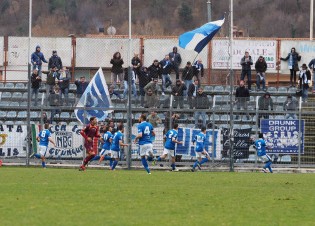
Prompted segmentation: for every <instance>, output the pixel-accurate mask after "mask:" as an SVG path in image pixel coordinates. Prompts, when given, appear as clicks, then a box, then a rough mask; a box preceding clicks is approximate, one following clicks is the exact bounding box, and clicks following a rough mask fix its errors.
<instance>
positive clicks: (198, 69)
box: [193, 59, 204, 84]
mask: <svg viewBox="0 0 315 226" xmlns="http://www.w3.org/2000/svg"><path fill="white" fill-rule="evenodd" d="M193 68H194V76H196V78H197V79H198V81H199V84H201V83H200V78H199V72H200V76H201V78H202V77H203V74H204V69H203V68H204V67H203V64H202V61H201V59H199V60H197V61H196V62H195V63H194V65H193Z"/></svg>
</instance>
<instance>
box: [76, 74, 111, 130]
mask: <svg viewBox="0 0 315 226" xmlns="http://www.w3.org/2000/svg"><path fill="white" fill-rule="evenodd" d="M111 106H112V103H111V100H110V96H109V92H108V87H107V84H106V81H105V77H104V74H103V71H102V68H99V69H98V71H97V72H96V73H95V75H94V77H93V78H92V80H91V81H90V83H89V85H88V87H87V88H86V90H85V91H84V93H83V94H82V97H81V98H80V100H79V102H78V104H77V107H91V108H93V107H95V108H99V109H95V110H84V109H75V110H74V112H75V115H76V117H77V119H78V120H79V121H80V122H82V123H84V124H87V123H89V121H90V117H92V116H95V117H96V118H97V119H98V120H99V121H103V120H105V119H106V117H107V115H108V113H110V112H112V110H108V108H109V107H111Z"/></svg>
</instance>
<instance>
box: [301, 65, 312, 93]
mask: <svg viewBox="0 0 315 226" xmlns="http://www.w3.org/2000/svg"><path fill="white" fill-rule="evenodd" d="M299 77H300V79H301V80H300V81H301V84H302V85H303V87H304V88H306V89H308V88H309V81H311V72H310V70H308V69H307V70H306V71H305V73H303V72H302V71H300V75H299Z"/></svg>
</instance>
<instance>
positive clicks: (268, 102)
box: [258, 92, 273, 110]
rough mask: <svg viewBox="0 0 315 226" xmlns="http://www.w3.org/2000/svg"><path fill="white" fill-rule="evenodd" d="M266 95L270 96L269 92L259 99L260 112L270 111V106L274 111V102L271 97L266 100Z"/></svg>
mask: <svg viewBox="0 0 315 226" xmlns="http://www.w3.org/2000/svg"><path fill="white" fill-rule="evenodd" d="M266 95H269V96H270V93H268V92H267V93H265V94H264V95H263V96H261V97H259V99H258V109H259V110H269V106H270V109H271V110H273V100H272V98H271V96H270V97H269V98H266Z"/></svg>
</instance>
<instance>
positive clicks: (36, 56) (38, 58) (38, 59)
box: [31, 45, 48, 75]
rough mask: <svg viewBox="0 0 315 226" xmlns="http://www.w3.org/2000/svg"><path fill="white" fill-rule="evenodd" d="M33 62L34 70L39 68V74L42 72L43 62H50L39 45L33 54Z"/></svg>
mask: <svg viewBox="0 0 315 226" xmlns="http://www.w3.org/2000/svg"><path fill="white" fill-rule="evenodd" d="M31 62H32V65H33V70H34V69H36V68H37V70H38V74H39V75H41V74H42V62H45V63H48V62H47V60H46V59H45V57H44V54H43V53H42V52H41V51H40V46H39V45H37V46H36V49H35V52H34V53H32V55H31Z"/></svg>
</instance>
